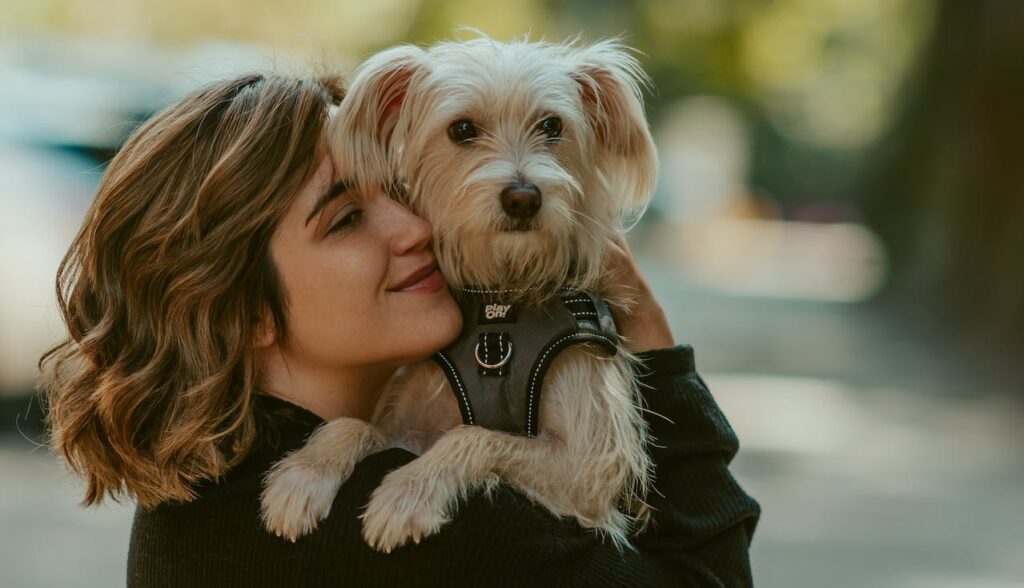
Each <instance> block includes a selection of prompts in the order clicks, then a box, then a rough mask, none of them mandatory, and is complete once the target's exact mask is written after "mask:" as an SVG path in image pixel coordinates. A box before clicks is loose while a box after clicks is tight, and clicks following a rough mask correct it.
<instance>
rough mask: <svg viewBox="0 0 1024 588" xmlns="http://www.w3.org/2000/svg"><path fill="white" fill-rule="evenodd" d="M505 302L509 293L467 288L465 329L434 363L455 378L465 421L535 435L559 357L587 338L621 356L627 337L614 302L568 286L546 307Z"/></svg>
mask: <svg viewBox="0 0 1024 588" xmlns="http://www.w3.org/2000/svg"><path fill="white" fill-rule="evenodd" d="M503 299H508V291H500V290H485V289H481V288H464V289H463V290H462V291H461V292H460V293H459V296H458V302H459V307H460V309H461V310H462V317H463V327H462V333H461V334H460V335H459V338H458V339H456V340H455V342H453V343H452V344H451V345H449V346H448V347H447V348H445V349H444V350H442V351H440V352H438V353H436V354H434V361H436V362H437V363H438V365H440V366H441V368H442V370H444V373H445V376H447V378H448V381H449V383H451V387H452V390H453V392H454V393H455V398H456V400H457V401H458V403H459V410H460V411H461V413H462V422H463V423H465V424H467V425H479V426H482V427H486V428H488V429H494V430H499V431H505V432H508V433H513V434H517V435H526V436H528V437H534V436H536V435H537V423H538V410H539V402H540V394H541V392H542V390H543V384H544V376H545V375H546V373H547V370H548V367H549V366H550V365H551V362H552V361H553V360H554V358H555V357H557V356H558V354H559V353H560V352H561V351H562V350H564V349H566V348H568V347H569V346H572V345H578V344H586V343H590V344H594V345H595V346H596V347H597V348H598V349H600V350H602V351H603V352H605V353H607V354H608V355H615V354H616V352H617V348H618V340H619V336H618V333H617V331H616V330H615V321H614V320H613V319H612V315H611V311H610V310H609V309H608V305H607V304H606V303H605V302H604V300H602V299H601V298H600V297H599V296H597V295H596V294H593V293H591V292H584V291H573V290H568V289H564V290H563V291H562V292H561V293H560V294H559V295H558V296H555V297H552V298H551V299H549V300H547V301H546V302H544V303H542V304H540V305H527V304H518V303H513V302H507V301H505V300H503Z"/></svg>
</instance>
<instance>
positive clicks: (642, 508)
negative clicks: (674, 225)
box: [262, 38, 657, 552]
mask: <svg viewBox="0 0 1024 588" xmlns="http://www.w3.org/2000/svg"><path fill="white" fill-rule="evenodd" d="M643 80H644V74H643V73H642V71H641V70H640V68H639V66H638V64H637V62H636V61H635V60H634V59H633V58H632V57H631V56H630V54H629V53H628V52H627V51H626V50H625V49H624V48H622V47H621V46H620V45H618V44H617V43H616V42H612V41H607V42H602V43H598V44H595V45H590V46H582V45H580V44H578V43H575V42H570V43H566V44H561V45H557V44H547V43H529V42H525V41H523V42H511V43H503V42H498V41H494V40H492V39H488V38H479V39H475V40H471V41H464V42H449V43H441V44H438V45H435V46H433V47H430V48H429V49H426V50H423V49H420V48H417V47H412V46H400V47H396V48H393V49H390V50H387V51H384V52H382V53H380V54H378V55H376V56H374V57H372V58H371V59H370V60H369V61H368V62H367V63H366V64H365V65H364V66H363V67H362V68H361V70H360V71H359V73H358V74H357V76H356V77H355V79H354V81H353V82H352V86H351V89H350V92H349V94H348V96H347V97H346V98H345V100H344V101H343V103H342V105H341V111H340V112H339V113H338V115H337V117H336V119H335V121H334V123H333V124H334V127H333V128H332V129H331V130H330V132H329V133H330V136H331V137H332V138H333V140H335V141H336V142H337V144H336V149H335V153H336V154H338V157H340V158H343V159H345V161H344V167H345V168H346V169H353V170H357V172H358V173H359V176H358V179H360V180H362V181H370V182H377V183H382V182H383V183H385V184H388V185H390V186H391V187H392V188H395V193H396V195H398V196H400V197H402V198H404V199H405V202H406V203H407V204H408V205H409V206H410V207H411V208H412V209H413V210H414V211H416V212H417V213H418V214H420V215H422V216H424V217H425V218H426V219H427V220H429V221H430V223H431V224H432V225H433V227H434V231H435V233H434V251H435V254H436V255H437V258H438V262H439V264H440V267H441V270H442V272H443V273H444V275H445V276H446V278H447V279H448V281H449V284H451V285H452V287H453V290H455V293H456V297H457V298H458V297H459V295H460V292H461V294H466V293H468V292H469V291H470V288H471V287H472V286H474V285H475V286H480V285H483V286H487V287H489V288H493V289H495V290H492V291H500V292H501V296H502V303H503V306H508V305H510V304H526V305H535V304H542V303H544V302H545V301H550V300H551V299H552V297H557V296H560V295H564V293H565V292H566V291H567V289H568V290H572V291H590V292H594V293H596V294H598V295H599V296H601V297H603V298H604V299H606V300H608V302H609V303H610V304H612V305H614V306H618V307H621V308H625V307H627V306H628V299H627V298H628V297H627V295H626V294H625V293H623V292H614V291H609V288H608V286H607V281H604V282H603V281H602V278H603V277H604V276H602V266H603V262H604V261H605V257H606V254H607V253H608V251H609V250H610V247H612V243H613V241H614V239H615V238H616V236H617V235H618V234H619V232H620V231H621V230H622V225H623V223H624V219H625V218H627V217H628V215H630V214H632V213H636V212H638V211H641V210H642V209H643V207H644V206H645V205H646V203H647V201H648V198H649V196H650V193H651V190H652V189H653V185H654V182H655V177H656V171H657V170H656V168H657V158H656V155H655V149H654V144H653V141H652V140H651V136H650V132H649V130H648V127H647V121H646V118H645V116H644V110H643V104H642V101H641V98H640V91H639V85H640V84H641V83H642V82H643ZM393 178H397V182H395V183H392V179H393ZM583 314H586V313H583ZM625 343H626V345H627V346H628V342H625ZM485 344H486V343H485ZM499 347H500V345H499ZM501 349H502V351H500V352H499V353H498V354H497V355H496V356H495V357H499V356H501V355H505V352H506V351H507V355H505V357H504V360H508V356H509V355H511V354H512V351H511V347H510V346H508V345H506V347H502V348H501ZM552 355H554V354H552ZM476 358H477V361H478V362H480V364H481V365H486V364H485V363H484V362H483V361H481V358H480V355H479V350H478V351H477V355H476ZM632 362H633V356H631V355H630V354H629V352H628V351H627V350H626V349H622V348H620V350H619V352H618V353H617V354H615V355H612V356H609V354H607V353H596V352H595V351H594V350H593V349H588V347H587V346H580V345H576V346H574V347H570V348H567V349H565V350H564V351H562V352H561V353H558V354H557V355H555V359H554V360H553V361H552V362H551V364H550V367H549V369H548V370H547V372H546V373H547V375H546V377H545V376H544V375H543V373H542V374H541V375H540V379H541V380H543V393H542V394H540V395H539V401H538V402H539V406H538V408H539V411H538V412H539V416H537V412H535V410H537V409H535V408H534V407H533V406H532V405H531V406H530V407H529V410H530V413H531V415H530V417H529V418H532V419H539V420H537V421H536V425H533V426H532V427H534V430H530V429H531V425H528V426H527V427H526V429H525V430H526V434H525V435H522V434H519V435H517V434H510V433H507V432H502V431H498V430H492V429H489V428H485V427H482V426H468V425H463V421H464V419H465V418H466V411H467V410H472V409H471V408H470V406H469V403H468V400H466V398H465V397H463V398H462V400H466V402H463V403H462V404H461V409H462V412H460V402H462V400H457V398H456V395H455V394H454V393H453V391H452V387H451V385H450V383H449V381H448V380H447V379H446V375H445V373H444V372H443V371H442V369H440V367H439V366H438V365H437V364H435V363H434V362H431V361H426V362H422V363H420V364H417V365H414V366H411V367H409V368H407V369H405V370H402V371H400V372H399V374H398V375H396V377H395V378H394V380H393V381H392V382H391V384H390V385H389V387H388V389H387V390H386V391H385V392H384V394H383V396H382V397H381V401H380V403H379V405H378V407H377V409H376V413H375V415H374V418H373V422H372V424H371V423H366V422H363V421H360V420H357V419H351V418H339V419H336V420H333V421H331V422H329V423H326V424H325V425H323V426H322V427H321V428H320V429H319V430H317V431H316V432H315V433H314V434H313V435H312V436H311V437H310V439H309V441H308V442H307V443H306V445H305V446H304V447H303V448H301V449H299V450H297V451H296V452H294V453H293V454H291V455H290V456H288V457H287V458H285V459H284V460H282V461H281V462H279V463H278V464H276V466H275V467H274V469H273V470H272V471H271V472H270V474H269V475H268V476H267V480H266V487H265V490H264V492H263V496H262V499H263V504H262V508H263V513H262V515H263V521H264V523H265V525H266V526H267V528H268V529H270V530H271V531H272V532H275V533H277V534H279V535H283V536H285V537H288V538H290V539H293V540H294V539H295V538H297V537H298V536H300V535H303V534H305V533H308V532H311V531H312V530H313V529H314V528H315V527H316V524H317V522H318V521H319V520H320V519H322V518H323V517H325V516H326V515H327V513H328V511H329V510H330V507H331V504H332V501H333V499H334V496H335V494H336V493H337V491H338V488H339V487H340V485H341V484H342V483H343V482H344V481H345V480H346V479H347V478H348V476H349V475H350V474H351V472H352V469H353V467H354V466H355V464H356V463H357V462H358V461H359V460H361V459H362V458H363V457H365V456H367V455H368V454H371V453H374V452H377V451H380V450H382V449H384V448H387V447H404V448H407V449H409V450H411V451H413V452H414V453H416V454H418V455H419V457H418V458H417V459H416V460H414V461H412V462H410V463H409V464H407V465H405V466H404V467H401V468H399V469H397V470H395V471H393V472H391V473H390V474H388V475H387V477H385V478H384V480H383V482H382V483H381V485H380V486H379V487H378V488H377V489H376V491H375V492H374V493H373V496H372V498H371V500H370V503H369V505H368V506H367V509H366V511H365V513H364V514H363V517H362V518H363V536H364V538H365V539H366V541H367V542H368V543H369V544H370V545H371V546H373V547H374V548H376V549H378V550H382V551H386V552H389V551H391V550H392V549H393V548H395V547H397V546H399V545H402V544H404V543H405V542H406V541H408V540H409V539H412V540H413V541H415V542H419V541H420V539H421V538H423V537H425V536H427V535H430V534H432V533H435V532H437V531H438V530H439V529H440V528H441V526H442V525H444V523H445V522H447V521H448V520H449V518H450V517H451V516H452V515H453V511H454V510H455V508H456V507H457V502H458V500H459V499H460V498H464V497H465V496H466V495H467V494H468V493H469V492H471V491H474V490H483V491H485V492H489V491H490V490H492V489H493V488H494V487H495V486H496V485H497V484H498V483H499V482H500V483H504V484H508V485H510V486H512V487H513V488H515V489H517V490H518V491H520V492H522V493H523V494H525V495H526V496H528V497H529V498H531V499H532V500H534V501H535V502H536V503H538V504H540V505H541V506H543V507H545V508H547V509H548V510H550V511H551V512H552V513H554V514H556V515H559V516H572V517H575V518H576V519H577V520H578V521H579V523H580V525H582V526H584V527H587V528H593V529H595V530H597V531H599V532H603V533H605V534H607V536H609V537H610V538H611V539H612V540H613V541H614V543H615V544H616V545H617V546H619V547H620V548H629V545H630V544H629V540H628V538H629V534H630V532H631V530H634V529H635V528H637V527H638V526H642V525H643V524H644V523H645V522H646V521H647V517H648V515H649V513H648V507H647V505H646V504H645V503H644V499H645V497H646V493H647V491H648V489H649V485H650V468H651V465H650V461H649V457H648V455H647V451H646V443H647V430H646V425H645V423H644V420H643V418H642V415H641V410H642V409H641V408H640V407H639V405H638V404H639V396H638V394H637V391H636V384H635V379H634V373H633V367H634V365H633V363H632ZM492 363H493V362H492ZM492 367H493V366H492ZM534 376H536V374H534ZM533 399H534V397H533V396H531V402H532V401H533ZM467 422H473V421H472V420H471V419H470V420H468V421H467ZM534 433H536V434H535V435H534ZM623 510H625V511H626V512H623Z"/></svg>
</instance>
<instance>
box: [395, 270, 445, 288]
mask: <svg viewBox="0 0 1024 588" xmlns="http://www.w3.org/2000/svg"><path fill="white" fill-rule="evenodd" d="M445 285H446V283H445V281H444V276H443V275H441V272H440V271H439V270H438V269H437V268H436V267H435V268H434V271H432V272H430V273H429V274H427V275H426V276H424V277H423V278H421V279H420V280H419V281H418V282H415V283H413V284H410V285H408V286H406V287H405V288H402V289H400V290H395V292H426V293H431V292H437V291H438V290H440V289H441V288H444V287H445Z"/></svg>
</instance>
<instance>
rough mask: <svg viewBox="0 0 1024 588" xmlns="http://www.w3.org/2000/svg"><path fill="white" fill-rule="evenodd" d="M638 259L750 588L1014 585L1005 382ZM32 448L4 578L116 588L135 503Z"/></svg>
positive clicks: (1021, 561)
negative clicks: (749, 531) (97, 492)
mask: <svg viewBox="0 0 1024 588" xmlns="http://www.w3.org/2000/svg"><path fill="white" fill-rule="evenodd" d="M642 262H643V263H642V265H643V266H644V267H645V271H646V274H647V275H648V277H649V278H650V281H651V283H652V286H653V287H654V289H655V291H656V292H657V293H658V294H659V296H660V298H661V299H662V301H663V303H664V304H665V306H666V307H667V310H668V312H669V315H670V318H671V321H672V324H673V329H674V332H675V335H676V338H677V340H679V341H682V342H688V343H692V344H693V345H694V346H695V348H696V350H697V363H698V367H699V369H700V370H701V372H702V374H704V376H705V379H706V380H707V381H708V383H709V385H710V386H711V389H712V392H713V393H714V394H715V396H716V397H717V398H718V399H719V402H720V403H721V405H722V407H723V409H724V410H725V413H726V415H727V416H728V417H729V419H730V421H731V422H732V424H733V426H734V428H735V429H736V430H737V432H738V434H739V437H740V440H741V444H742V449H741V451H740V454H739V456H738V458H737V459H736V461H735V462H734V471H735V473H736V475H737V477H738V478H739V480H740V482H741V484H742V485H743V486H744V488H746V489H747V491H748V492H750V493H751V494H752V495H753V496H755V497H756V498H757V499H758V500H759V501H760V502H761V504H762V506H763V508H764V515H763V518H762V520H761V524H760V526H759V528H758V531H757V535H756V537H755V541H754V546H753V551H752V559H753V565H754V570H755V578H756V580H757V586H759V587H762V588H822V587H826V586H827V587H829V588H846V587H850V588H853V587H857V588H967V587H970V588H1010V587H1020V586H1024V558H1021V555H1022V554H1024V537H1021V531H1022V529H1024V508H1021V507H1020V505H1019V503H1018V500H1019V499H1020V497H1022V496H1024V427H1022V425H1024V406H1022V404H1021V403H1020V402H1019V400H1015V399H1014V398H1013V397H1012V395H1011V394H1010V392H1011V382H1012V381H1013V380H1012V379H1010V378H1009V376H1007V377H1006V379H1005V380H1002V381H1000V374H999V373H998V370H995V369H991V368H990V366H988V365H986V364H985V358H983V357H980V358H979V357H974V356H972V355H971V354H970V353H969V352H967V351H966V350H963V349H958V348H957V347H956V346H955V344H953V343H950V342H947V341H943V340H941V339H938V338H936V337H934V336H929V335H927V334H924V333H916V332H913V331H912V330H911V329H909V328H907V327H905V326H901V322H900V321H898V320H896V319H894V318H893V317H891V316H888V315H887V314H885V313H883V312H882V311H880V310H876V309H874V308H873V307H871V306H862V305H860V306H858V305H849V304H841V303H821V302H807V301H793V300H769V299H763V298H741V297H729V296H724V295H722V294H718V293H711V292H708V291H705V290H702V289H700V288H698V287H696V286H695V285H694V284H692V283H690V282H688V281H687V280H686V278H684V277H683V276H682V275H681V274H680V273H679V272H678V271H677V270H676V269H673V268H672V267H671V266H670V265H668V264H670V263H672V262H671V261H670V260H668V259H664V258H657V257H653V256H644V257H642ZM992 363H993V365H997V366H998V365H1000V364H999V362H992ZM1018 397H1019V395H1018ZM29 449H30V447H29V446H28V445H27V443H25V442H24V441H20V440H18V439H14V438H7V439H5V440H4V441H3V442H0V480H2V482H3V483H0V528H2V529H3V533H2V535H0V570H3V577H4V581H3V584H4V585H7V586H18V587H26V588H30V587H35V586H58V585H59V586H67V587H72V586H114V585H119V584H123V581H124V570H123V568H124V561H125V554H126V546H127V541H128V535H129V528H130V517H131V510H130V508H127V507H120V506H104V507H102V508H100V509H96V510H83V509H80V508H79V507H78V506H77V505H76V503H77V501H78V500H79V498H80V496H81V489H80V485H79V484H78V483H77V482H74V481H72V480H71V479H70V478H69V477H68V476H67V475H66V474H65V473H64V472H63V470H62V468H61V467H60V466H59V465H58V463H57V462H56V461H55V460H54V459H52V458H51V457H49V456H48V455H47V453H46V452H45V451H44V450H43V449H37V450H35V451H29Z"/></svg>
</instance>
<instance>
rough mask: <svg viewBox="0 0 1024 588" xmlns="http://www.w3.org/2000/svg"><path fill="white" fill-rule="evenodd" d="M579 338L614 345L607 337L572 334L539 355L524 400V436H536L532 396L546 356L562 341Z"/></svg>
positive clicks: (591, 334)
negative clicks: (592, 339)
mask: <svg viewBox="0 0 1024 588" xmlns="http://www.w3.org/2000/svg"><path fill="white" fill-rule="evenodd" d="M580 337H586V338H590V337H594V338H597V339H604V340H605V341H606V342H607V343H608V344H609V345H615V343H613V342H612V340H611V339H609V338H608V337H605V336H604V335H598V334H597V333H589V332H587V333H573V334H572V335H566V336H564V337H562V338H561V339H558V340H556V341H555V342H554V343H552V344H550V345H548V348H547V349H545V350H544V353H542V354H541V356H540V360H539V361H538V362H537V363H536V364H534V366H533V373H532V374H530V393H529V395H528V396H527V399H526V402H527V404H526V434H527V435H530V436H531V437H532V436H533V435H536V434H537V431H536V427H535V426H534V423H533V398H534V395H535V393H536V388H537V376H538V375H539V374H540V370H541V367H542V366H543V365H544V360H545V359H546V358H547V356H548V354H549V353H551V350H552V349H555V348H556V347H558V344H559V343H561V342H562V341H565V340H566V339H578V338H580Z"/></svg>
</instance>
